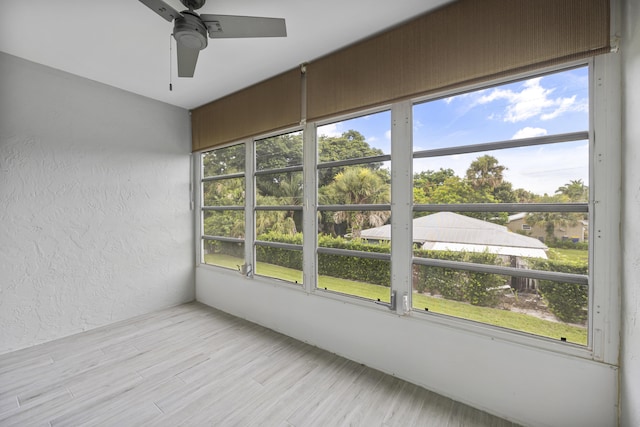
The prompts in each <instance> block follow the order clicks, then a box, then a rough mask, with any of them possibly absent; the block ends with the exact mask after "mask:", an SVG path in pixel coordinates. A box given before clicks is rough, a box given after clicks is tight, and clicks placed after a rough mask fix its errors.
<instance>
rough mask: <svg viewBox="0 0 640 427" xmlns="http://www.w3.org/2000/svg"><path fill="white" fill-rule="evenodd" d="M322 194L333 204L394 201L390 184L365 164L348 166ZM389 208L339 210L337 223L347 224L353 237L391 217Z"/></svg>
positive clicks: (336, 218)
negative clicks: (384, 209) (362, 165)
mask: <svg viewBox="0 0 640 427" xmlns="http://www.w3.org/2000/svg"><path fill="white" fill-rule="evenodd" d="M321 197H322V198H323V199H324V201H325V202H326V203H329V204H344V205H361V204H384V203H389V202H390V186H389V184H387V183H385V182H384V180H383V179H382V178H381V177H380V176H379V175H378V174H377V173H375V172H374V171H372V170H371V169H368V168H365V167H348V168H345V170H344V171H343V172H340V173H338V174H337V175H336V176H335V178H334V179H333V182H332V183H331V184H329V185H328V186H326V187H325V189H324V191H323V192H322V194H321ZM389 216H390V213H389V212H388V211H338V212H335V213H334V214H333V220H334V222H335V223H337V224H340V223H346V224H347V228H348V230H350V231H351V234H352V236H353V237H359V236H360V231H361V230H362V229H363V227H365V226H367V227H379V226H381V225H384V223H385V222H386V221H387V220H388V219H389Z"/></svg>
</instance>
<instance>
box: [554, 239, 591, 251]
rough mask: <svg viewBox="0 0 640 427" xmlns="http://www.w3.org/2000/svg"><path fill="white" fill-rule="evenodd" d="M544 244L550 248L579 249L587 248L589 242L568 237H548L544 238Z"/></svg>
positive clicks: (586, 249) (585, 249)
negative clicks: (576, 240)
mask: <svg viewBox="0 0 640 427" xmlns="http://www.w3.org/2000/svg"><path fill="white" fill-rule="evenodd" d="M544 244H545V245H547V246H548V247H550V248H561V249H577V250H581V251H588V250H589V242H574V241H573V240H570V239H567V240H562V239H549V240H545V242H544Z"/></svg>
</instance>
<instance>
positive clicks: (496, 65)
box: [191, 0, 610, 151]
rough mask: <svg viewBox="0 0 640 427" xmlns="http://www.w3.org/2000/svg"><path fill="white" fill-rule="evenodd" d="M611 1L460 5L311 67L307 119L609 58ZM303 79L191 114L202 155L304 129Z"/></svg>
mask: <svg viewBox="0 0 640 427" xmlns="http://www.w3.org/2000/svg"><path fill="white" fill-rule="evenodd" d="M609 37H610V35H609V0H458V1H456V2H453V3H451V4H449V5H447V6H444V7H442V8H440V9H438V10H435V11H432V12H430V13H427V14H425V15H422V16H419V17H417V18H415V19H413V20H412V21H409V22H407V23H405V24H403V25H401V26H398V27H396V28H393V29H391V30H388V31H386V32H383V33H381V34H379V35H377V36H374V37H372V38H369V39H366V40H364V41H362V42H359V43H356V44H354V45H351V46H348V47H346V48H344V49H341V50H339V51H336V52H334V53H331V54H329V55H327V56H325V57H323V58H320V59H318V60H315V61H312V62H310V63H309V64H307V66H306V70H307V72H306V88H307V89H306V116H307V117H306V119H307V120H317V119H320V118H325V117H330V116H335V115H338V114H341V113H346V112H350V111H357V110H360V109H364V108H370V107H375V106H377V105H381V104H385V103H389V102H393V101H397V100H401V99H406V98H410V97H415V96H420V95H425V94H429V93H431V92H435V91H439V90H442V89H448V88H455V87H458V86H463V85H467V84H470V83H475V82H481V81H486V80H490V79H494V78H496V77H500V76H502V75H508V74H512V73H515V72H521V71H527V70H529V69H535V68H539V67H541V66H546V65H553V64H560V63H563V62H567V61H570V60H575V59H581V58H586V57H589V56H594V55H597V54H600V53H605V52H608V51H609V50H610V46H609V43H610V39H609ZM301 86H302V84H301V75H300V70H299V69H294V70H291V71H288V72H286V73H283V74H280V75H278V76H275V77H273V78H271V79H268V80H265V81H263V82H261V83H258V84H256V85H254V86H250V87H248V88H246V89H243V90H241V91H239V92H236V93H234V94H231V95H229V96H227V97H224V98H221V99H219V100H217V101H214V102H212V103H210V104H206V105H204V106H202V107H199V108H196V109H194V110H192V112H191V113H192V116H191V123H192V142H193V151H198V150H203V149H206V148H211V147H215V146H217V145H222V144H225V143H228V142H232V141H237V140H239V139H243V138H247V137H250V136H257V135H260V134H264V133H268V132H271V131H274V130H278V129H283V128H286V127H291V126H294V125H296V124H298V123H299V122H300V120H301V118H302V117H301V116H302V102H303V101H302V100H303V96H302V89H301Z"/></svg>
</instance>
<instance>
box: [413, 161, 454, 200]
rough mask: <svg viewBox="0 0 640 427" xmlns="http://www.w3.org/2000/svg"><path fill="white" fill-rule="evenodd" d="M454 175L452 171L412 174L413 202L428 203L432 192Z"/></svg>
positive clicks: (442, 170) (430, 171)
mask: <svg viewBox="0 0 640 427" xmlns="http://www.w3.org/2000/svg"><path fill="white" fill-rule="evenodd" d="M455 175H456V173H455V172H454V171H453V169H443V168H440V170H438V171H437V172H436V171H432V170H426V171H422V172H419V173H415V174H413V188H414V190H415V191H414V202H416V203H428V200H429V197H430V196H431V193H432V192H433V190H435V189H436V188H437V187H438V186H440V185H442V184H444V182H445V180H446V179H447V178H452V177H454V176H455Z"/></svg>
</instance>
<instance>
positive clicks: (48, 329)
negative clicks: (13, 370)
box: [0, 53, 194, 353]
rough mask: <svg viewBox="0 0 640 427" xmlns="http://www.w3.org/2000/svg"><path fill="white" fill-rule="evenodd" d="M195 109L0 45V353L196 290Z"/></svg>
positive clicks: (126, 315)
mask: <svg viewBox="0 0 640 427" xmlns="http://www.w3.org/2000/svg"><path fill="white" fill-rule="evenodd" d="M189 152H190V121H189V114H188V111H186V110H183V109H180V108H177V107H172V106H169V105H166V104H162V103H159V102H157V101H153V100H149V99H146V98H143V97H140V96H137V95H134V94H131V93H127V92H124V91H121V90H118V89H114V88H112V87H109V86H106V85H102V84H98V83H95V82H93V81H90V80H86V79H82V78H79V77H76V76H73V75H70V74H67V73H64V72H60V71H56V70H53V69H50V68H46V67H43V66H40V65H37V64H34V63H31V62H28V61H24V60H21V59H18V58H16V57H13V56H10V55H7V54H4V53H0V353H4V352H7V351H11V350H15V349H19V348H22V347H26V346H31V345H34V344H38V343H42V342H45V341H49V340H52V339H55V338H58V337H62V336H65V335H69V334H73V333H77V332H81V331H84V330H87V329H91V328H94V327H97V326H101V325H105V324H108V323H111V322H114V321H118V320H121V319H126V318H129V317H132V316H135V315H139V314H142V313H146V312H149V311H153V310H156V309H160V308H163V307H167V306H171V305H176V304H179V303H182V302H186V301H190V300H192V299H193V298H194V271H193V265H194V264H193V257H194V255H193V254H194V240H193V215H192V212H191V211H190V206H189V202H190V200H189V176H190V168H189V162H190V160H189V159H190V158H189Z"/></svg>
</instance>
